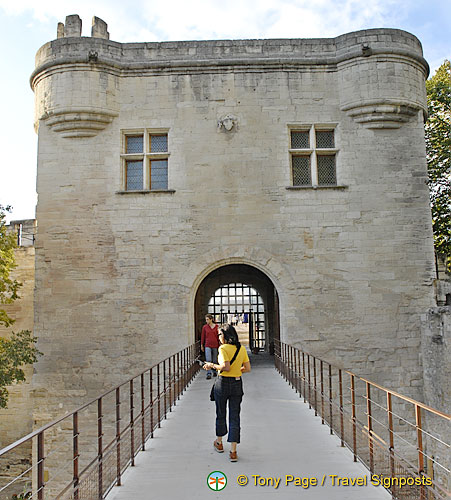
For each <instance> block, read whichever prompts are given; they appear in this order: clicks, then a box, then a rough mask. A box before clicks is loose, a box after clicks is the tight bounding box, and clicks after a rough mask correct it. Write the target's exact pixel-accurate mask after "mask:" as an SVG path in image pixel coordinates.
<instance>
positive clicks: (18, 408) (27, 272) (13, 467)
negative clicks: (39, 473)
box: [0, 221, 35, 498]
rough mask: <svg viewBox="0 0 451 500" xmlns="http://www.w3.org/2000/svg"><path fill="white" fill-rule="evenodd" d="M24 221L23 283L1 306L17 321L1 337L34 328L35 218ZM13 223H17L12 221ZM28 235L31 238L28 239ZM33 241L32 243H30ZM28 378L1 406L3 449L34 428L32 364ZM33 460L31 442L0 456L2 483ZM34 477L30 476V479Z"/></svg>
mask: <svg viewBox="0 0 451 500" xmlns="http://www.w3.org/2000/svg"><path fill="white" fill-rule="evenodd" d="M22 222H24V223H25V224H23V228H24V232H23V240H22V243H23V244H25V245H27V246H22V247H19V248H17V249H16V251H15V257H16V264H17V268H16V269H15V270H14V271H13V273H12V275H13V277H14V279H17V280H18V281H19V282H21V283H23V286H22V288H21V289H20V292H19V295H20V299H18V300H16V301H15V302H14V303H13V304H9V305H2V306H1V307H2V308H4V309H5V310H6V311H7V313H8V314H9V316H10V317H12V318H14V319H15V320H16V321H15V323H14V324H13V325H12V326H11V327H10V328H5V327H3V326H0V336H2V337H8V336H9V334H10V332H11V331H16V332H18V331H21V330H32V331H33V314H34V311H33V294H34V262H35V249H34V247H33V246H28V242H29V241H31V242H32V241H33V235H34V223H33V222H34V221H20V223H22ZM11 226H14V222H13V223H11ZM28 236H29V237H30V238H28ZM31 244H32V243H31ZM25 374H26V381H25V382H22V383H20V384H15V385H13V386H10V387H8V392H9V400H8V407H7V408H5V409H0V429H1V431H0V449H2V448H4V447H5V446H7V445H8V444H11V443H13V442H14V441H16V440H17V439H19V438H21V437H22V436H25V435H26V434H29V433H30V432H31V431H32V430H33V399H32V393H31V379H32V374H33V367H31V366H28V367H26V368H25ZM30 463H31V443H28V444H25V445H23V446H21V447H19V448H18V449H17V450H15V451H13V452H10V453H8V454H7V455H6V456H5V457H2V459H0V476H1V480H0V486H1V485H3V484H4V483H3V482H4V481H5V479H7V478H8V477H9V478H12V477H15V476H17V475H18V474H20V473H22V472H23V471H24V470H25V469H27V468H28V467H29V464H30ZM28 479H31V478H28ZM29 482H30V481H29V480H27V478H25V479H24V481H19V482H18V483H16V484H15V485H14V487H13V488H10V489H8V490H7V491H6V492H5V494H7V495H8V498H9V497H10V495H11V494H12V493H18V492H21V491H22V490H23V488H24V487H25V486H26V485H27V484H29Z"/></svg>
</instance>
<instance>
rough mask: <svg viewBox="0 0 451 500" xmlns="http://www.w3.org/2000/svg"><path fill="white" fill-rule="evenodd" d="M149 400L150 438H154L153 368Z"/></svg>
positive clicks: (150, 371)
mask: <svg viewBox="0 0 451 500" xmlns="http://www.w3.org/2000/svg"><path fill="white" fill-rule="evenodd" d="M149 398H150V437H151V438H153V430H154V421H153V403H154V401H153V368H151V369H150V370H149Z"/></svg>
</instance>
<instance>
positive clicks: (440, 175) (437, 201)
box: [425, 60, 451, 271]
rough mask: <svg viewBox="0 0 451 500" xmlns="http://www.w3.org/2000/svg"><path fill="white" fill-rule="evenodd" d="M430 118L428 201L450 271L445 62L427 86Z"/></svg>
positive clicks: (449, 66) (450, 99) (450, 81)
mask: <svg viewBox="0 0 451 500" xmlns="http://www.w3.org/2000/svg"><path fill="white" fill-rule="evenodd" d="M426 91H427V96H428V112H429V118H428V121H427V122H426V125H425V131H426V152H427V162H428V177H429V179H428V184H429V193H430V195H429V197H430V202H431V208H432V226H433V231H434V245H435V250H436V252H437V253H441V254H444V255H445V256H446V262H447V268H448V270H449V271H451V63H450V62H449V61H447V60H446V61H445V62H444V63H443V64H442V65H441V66H440V68H439V69H438V70H437V71H436V73H435V75H434V76H432V77H431V78H430V79H429V80H428V81H427V82H426Z"/></svg>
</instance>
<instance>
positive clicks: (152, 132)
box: [118, 127, 175, 194]
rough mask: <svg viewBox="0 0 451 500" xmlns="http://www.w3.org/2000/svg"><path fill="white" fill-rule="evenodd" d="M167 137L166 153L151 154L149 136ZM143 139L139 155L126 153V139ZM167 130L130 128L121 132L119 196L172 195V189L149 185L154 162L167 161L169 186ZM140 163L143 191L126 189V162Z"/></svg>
mask: <svg viewBox="0 0 451 500" xmlns="http://www.w3.org/2000/svg"><path fill="white" fill-rule="evenodd" d="M163 135H165V136H166V137H167V151H165V152H159V153H155V152H151V150H150V147H151V136H163ZM136 136H142V137H143V151H142V152H140V153H127V138H128V137H136ZM169 149H170V147H169V129H168V128H154V127H152V128H150V127H141V128H130V129H123V130H121V188H120V190H119V191H118V193H119V194H133V193H174V192H175V190H174V189H169V188H168V186H166V188H165V189H161V188H158V189H152V185H151V165H152V161H155V160H167V162H168V172H167V174H168V185H169V157H170V152H169ZM133 160H135V161H142V162H143V189H127V162H129V161H133Z"/></svg>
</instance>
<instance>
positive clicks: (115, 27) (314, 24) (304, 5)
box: [0, 0, 407, 42]
mask: <svg viewBox="0 0 451 500" xmlns="http://www.w3.org/2000/svg"><path fill="white" fill-rule="evenodd" d="M406 1H407V0H404V2H403V1H395V0H368V1H367V2H362V1H361V0H315V1H312V0H260V1H255V0H244V1H243V0H190V1H189V2H187V1H186V0H172V1H171V0H168V1H165V2H161V1H158V2H157V1H155V0H151V1H146V0H135V1H134V2H133V3H131V4H126V3H125V2H122V1H119V0H110V1H108V0H96V2H95V4H94V6H93V3H92V1H88V0H77V1H72V0H39V2H36V0H18V1H16V2H10V1H9V0H0V8H2V9H3V10H4V12H5V13H6V14H7V15H19V14H23V13H31V14H32V16H33V17H34V18H35V19H36V20H37V21H40V22H42V23H49V22H55V21H64V19H65V17H66V15H68V14H75V13H77V14H79V15H80V16H81V17H82V20H83V24H84V30H83V34H84V35H87V36H89V35H90V32H89V31H90V24H91V18H92V16H94V15H96V16H98V17H101V18H102V19H104V20H105V21H106V22H107V23H108V25H109V31H110V33H111V38H112V39H113V40H116V41H120V42H130V41H156V40H193V39H202V40H206V39H218V38H305V37H329V36H336V35H339V34H342V33H345V32H348V31H354V30H357V29H362V28H369V27H381V26H388V25H390V26H396V25H397V21H398V19H399V18H400V17H402V15H403V12H404V11H405V10H404V9H405V5H403V3H405V2H406ZM55 30H56V25H55Z"/></svg>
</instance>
